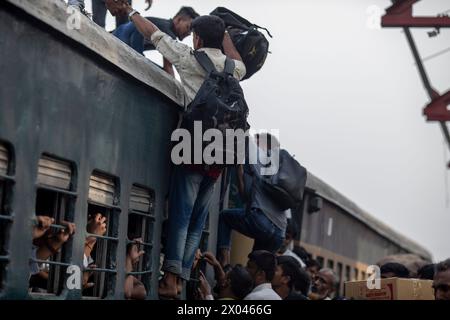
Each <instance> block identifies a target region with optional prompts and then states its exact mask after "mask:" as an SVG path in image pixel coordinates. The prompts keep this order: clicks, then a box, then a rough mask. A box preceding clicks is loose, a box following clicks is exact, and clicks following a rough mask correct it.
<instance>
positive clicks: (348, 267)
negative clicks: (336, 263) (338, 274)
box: [344, 266, 351, 282]
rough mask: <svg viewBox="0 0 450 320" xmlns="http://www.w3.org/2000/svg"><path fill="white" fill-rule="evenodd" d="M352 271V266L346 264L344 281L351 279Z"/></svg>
mask: <svg viewBox="0 0 450 320" xmlns="http://www.w3.org/2000/svg"><path fill="white" fill-rule="evenodd" d="M350 273H351V268H350V266H345V278H344V281H345V282H347V281H350V280H351V276H350Z"/></svg>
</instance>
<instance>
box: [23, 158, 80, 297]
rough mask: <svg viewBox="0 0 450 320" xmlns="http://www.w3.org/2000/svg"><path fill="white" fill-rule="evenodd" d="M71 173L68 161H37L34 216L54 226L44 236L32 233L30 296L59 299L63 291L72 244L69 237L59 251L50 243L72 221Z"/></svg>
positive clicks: (36, 223) (73, 199)
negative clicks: (48, 220) (42, 294)
mask: <svg viewBox="0 0 450 320" xmlns="http://www.w3.org/2000/svg"><path fill="white" fill-rule="evenodd" d="M73 172H74V170H73V165H72V164H71V163H69V162H67V161H63V160H59V159H56V158H53V157H50V156H47V155H43V156H42V157H41V159H40V160H39V163H38V175H37V194H36V205H35V215H36V217H39V218H41V217H50V218H53V219H54V222H53V223H52V224H51V227H50V229H49V230H47V232H45V234H43V235H39V236H36V235H35V234H34V233H33V237H34V239H33V256H32V257H31V259H30V260H31V261H30V269H31V270H30V271H31V277H30V284H29V285H30V290H31V292H32V293H47V294H55V295H59V294H61V292H62V290H63V289H64V283H65V281H64V280H65V279H66V268H67V266H69V265H70V260H71V256H72V240H71V237H69V238H68V240H67V241H66V242H63V244H62V247H61V248H59V249H58V248H55V247H54V245H53V243H54V241H58V240H55V239H58V234H59V233H60V232H62V231H63V229H65V228H66V225H65V222H73V221H74V204H75V198H76V194H75V193H74V185H73V183H72V181H73V176H74V174H73ZM39 221H40V220H38V218H36V220H35V226H38V225H40V224H41V222H39ZM47 249H48V250H47ZM43 250H45V251H43ZM45 252H47V253H45ZM42 255H43V256H42Z"/></svg>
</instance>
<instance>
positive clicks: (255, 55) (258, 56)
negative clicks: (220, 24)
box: [211, 7, 272, 80]
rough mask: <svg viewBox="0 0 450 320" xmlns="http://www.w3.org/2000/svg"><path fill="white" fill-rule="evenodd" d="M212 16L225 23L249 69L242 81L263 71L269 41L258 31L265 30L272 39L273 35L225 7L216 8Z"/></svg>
mask: <svg viewBox="0 0 450 320" xmlns="http://www.w3.org/2000/svg"><path fill="white" fill-rule="evenodd" d="M211 15H214V16H218V17H219V18H221V19H222V20H223V21H224V22H225V27H226V28H227V30H228V33H229V34H230V37H231V40H232V41H233V44H234V46H235V47H236V50H237V51H238V52H239V54H240V55H241V57H242V60H243V61H244V64H245V67H246V69H247V72H246V74H245V77H244V78H243V79H242V80H245V79H248V78H250V77H251V76H252V75H253V74H255V73H256V72H257V71H258V70H259V69H261V67H262V66H263V64H264V62H265V61H266V57H267V54H268V53H269V41H267V39H266V37H265V36H264V35H263V34H262V33H261V32H259V31H258V29H263V30H265V31H266V32H267V34H268V35H269V37H271V38H272V35H271V34H270V32H269V31H268V30H267V29H266V28H262V27H259V26H257V25H256V24H253V23H251V22H250V21H248V20H246V19H244V18H242V17H241V16H239V15H237V14H236V13H234V12H233V11H231V10H228V9H227V8H224V7H218V8H216V9H215V10H214V11H212V12H211Z"/></svg>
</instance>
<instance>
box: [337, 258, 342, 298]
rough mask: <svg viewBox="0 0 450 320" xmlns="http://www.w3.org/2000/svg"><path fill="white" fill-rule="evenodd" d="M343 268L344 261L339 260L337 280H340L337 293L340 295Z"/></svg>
mask: <svg viewBox="0 0 450 320" xmlns="http://www.w3.org/2000/svg"><path fill="white" fill-rule="evenodd" d="M342 269H343V266H342V263H340V262H338V263H337V270H336V276H337V282H338V287H337V291H336V294H337V295H340V293H341V284H342Z"/></svg>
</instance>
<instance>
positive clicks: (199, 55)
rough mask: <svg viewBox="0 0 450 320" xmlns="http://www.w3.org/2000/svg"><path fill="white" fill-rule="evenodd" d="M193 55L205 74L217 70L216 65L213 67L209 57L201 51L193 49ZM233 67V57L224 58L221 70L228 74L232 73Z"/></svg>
mask: <svg viewBox="0 0 450 320" xmlns="http://www.w3.org/2000/svg"><path fill="white" fill-rule="evenodd" d="M194 57H195V59H197V62H198V63H199V64H200V65H201V66H202V68H203V69H204V70H205V71H206V73H207V74H210V73H211V72H213V71H217V70H216V67H214V64H213V63H212V61H211V59H210V58H209V57H208V55H207V54H206V53H205V52H203V51H194ZM234 68H235V63H234V61H233V59H230V58H228V57H227V58H226V59H225V66H224V68H223V72H225V73H228V74H231V75H232V74H233V73H234Z"/></svg>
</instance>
